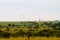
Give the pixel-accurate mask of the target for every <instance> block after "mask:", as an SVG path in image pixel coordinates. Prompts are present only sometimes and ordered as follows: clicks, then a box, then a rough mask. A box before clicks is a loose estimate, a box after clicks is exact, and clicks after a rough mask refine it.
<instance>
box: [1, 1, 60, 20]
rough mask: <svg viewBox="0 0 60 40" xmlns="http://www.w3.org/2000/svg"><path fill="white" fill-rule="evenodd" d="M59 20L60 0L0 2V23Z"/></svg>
mask: <svg viewBox="0 0 60 40" xmlns="http://www.w3.org/2000/svg"><path fill="white" fill-rule="evenodd" d="M39 19H40V20H60V0H0V21H22V20H24V21H26V20H39Z"/></svg>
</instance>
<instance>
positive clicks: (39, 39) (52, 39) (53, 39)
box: [0, 37, 60, 40]
mask: <svg viewBox="0 0 60 40" xmlns="http://www.w3.org/2000/svg"><path fill="white" fill-rule="evenodd" d="M0 40H28V39H27V37H18V38H12V37H11V38H0ZM30 40H60V38H57V37H50V38H47V37H34V38H32V37H30Z"/></svg>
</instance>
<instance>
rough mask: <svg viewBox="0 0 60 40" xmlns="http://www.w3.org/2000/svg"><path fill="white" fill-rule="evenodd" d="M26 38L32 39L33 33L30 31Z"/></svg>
mask: <svg viewBox="0 0 60 40" xmlns="http://www.w3.org/2000/svg"><path fill="white" fill-rule="evenodd" d="M26 36H27V37H28V40H29V39H30V37H31V36H32V32H31V31H28V32H27V33H26Z"/></svg>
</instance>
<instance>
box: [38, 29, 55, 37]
mask: <svg viewBox="0 0 60 40" xmlns="http://www.w3.org/2000/svg"><path fill="white" fill-rule="evenodd" d="M38 35H39V36H46V37H49V36H54V32H53V31H52V30H50V29H44V30H42V31H39V32H38Z"/></svg>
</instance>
